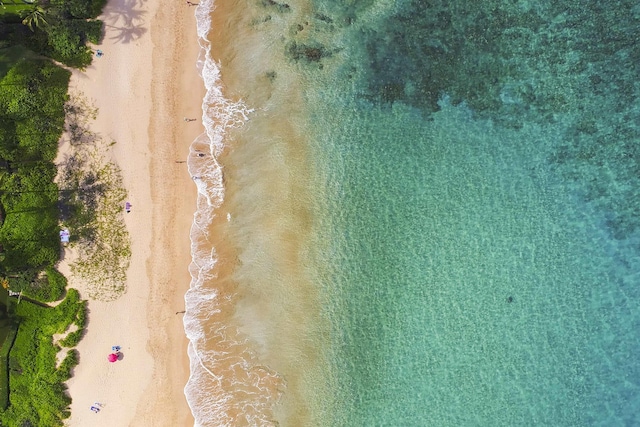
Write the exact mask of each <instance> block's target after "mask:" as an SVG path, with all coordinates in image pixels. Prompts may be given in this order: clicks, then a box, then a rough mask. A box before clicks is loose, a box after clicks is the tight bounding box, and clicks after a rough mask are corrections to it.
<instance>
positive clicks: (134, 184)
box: [60, 0, 204, 427]
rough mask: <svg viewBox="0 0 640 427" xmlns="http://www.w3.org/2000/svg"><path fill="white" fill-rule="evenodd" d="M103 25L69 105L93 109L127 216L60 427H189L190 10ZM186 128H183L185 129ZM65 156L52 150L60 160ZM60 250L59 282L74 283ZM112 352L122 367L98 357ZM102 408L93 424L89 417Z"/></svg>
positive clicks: (194, 77)
mask: <svg viewBox="0 0 640 427" xmlns="http://www.w3.org/2000/svg"><path fill="white" fill-rule="evenodd" d="M101 19H102V20H103V21H104V22H105V37H104V40H103V43H102V44H101V45H100V46H95V49H100V50H101V51H102V52H103V54H102V56H101V57H95V58H94V61H93V64H92V65H91V66H90V67H89V68H88V69H87V70H85V71H83V72H80V71H74V72H73V76H72V78H71V85H70V93H71V94H79V95H80V96H82V97H84V98H86V99H87V100H88V102H89V103H90V104H92V105H93V106H94V107H96V108H97V109H98V114H97V118H96V120H95V121H92V122H91V124H90V128H91V130H92V131H93V132H95V133H97V134H98V135H99V136H100V137H101V138H103V139H104V140H107V141H114V142H115V144H114V145H113V146H111V147H110V148H109V152H108V153H105V154H106V155H108V156H110V158H111V160H112V161H114V162H115V163H116V164H117V165H118V166H119V167H120V169H121V171H122V175H123V182H124V186H125V189H126V191H127V193H128V200H129V201H130V202H131V204H132V210H131V212H130V213H127V214H125V221H126V225H127V229H128V231H129V233H130V237H131V253H132V256H131V264H130V268H129V270H128V272H127V283H126V286H127V292H126V293H125V294H124V295H122V296H121V297H119V298H118V299H116V300H115V301H112V302H103V301H97V300H92V299H89V306H88V307H89V322H88V326H87V331H86V335H85V337H84V338H83V340H82V341H81V342H80V344H79V345H78V347H77V349H78V351H79V353H80V364H79V365H78V366H77V367H76V369H74V372H73V378H71V379H70V380H69V382H68V387H69V394H70V396H71V398H72V399H73V403H72V405H71V411H72V415H71V418H70V419H68V420H67V425H68V426H83V427H85V426H89V425H90V426H188V425H193V423H194V421H193V417H192V416H191V412H190V410H189V407H188V405H187V402H186V399H185V396H184V391H183V389H184V386H185V384H186V382H187V380H188V378H189V361H188V357H187V339H186V337H185V334H184V329H183V323H182V313H181V312H182V311H183V310H184V293H185V292H186V290H187V289H188V287H189V281H190V276H189V272H188V270H187V268H188V265H189V262H190V259H191V258H190V241H189V229H190V226H191V222H192V215H193V211H194V209H195V200H196V188H195V186H194V184H193V182H192V180H191V178H190V176H189V174H188V172H187V168H186V164H185V163H184V161H185V160H186V159H187V156H188V155H189V145H190V143H191V142H192V141H193V140H194V139H195V137H196V136H197V135H198V134H200V133H201V132H202V131H203V127H202V125H201V121H200V116H201V102H202V97H203V94H204V88H203V84H202V80H201V78H200V77H199V75H198V71H197V69H196V59H197V55H198V51H199V46H198V44H197V42H196V28H195V17H194V8H193V7H189V6H187V5H186V4H185V3H183V2H181V1H175V2H168V3H167V2H165V3H163V4H162V6H161V5H160V4H159V3H154V2H135V1H129V0H110V1H109V2H108V4H107V6H106V7H105V9H104V12H103V15H102V16H101ZM185 117H188V118H194V119H196V120H194V121H189V122H187V121H185V120H184V118H185ZM68 149H69V147H67V146H65V145H64V144H63V146H62V147H61V153H60V155H61V156H62V155H64V153H65V150H68ZM74 256H75V255H74V252H73V249H67V250H66V253H65V258H64V261H63V262H62V263H61V265H60V270H61V271H62V272H63V273H64V274H65V275H66V276H67V277H68V279H69V286H70V287H74V288H78V289H79V290H80V292H81V295H82V296H83V297H84V298H88V296H87V293H86V292H84V293H83V288H82V284H81V283H78V281H77V280H74V277H73V275H72V274H71V272H70V269H69V263H70V262H72V261H73V259H74ZM113 345H119V346H120V347H121V349H122V350H121V351H122V356H123V357H122V360H120V361H118V362H116V363H109V362H108V361H107V355H108V354H109V353H110V352H111V347H112V346H113ZM94 402H99V403H101V405H102V407H101V410H100V412H99V413H93V412H92V411H91V410H90V407H91V406H92V405H93V404H94Z"/></svg>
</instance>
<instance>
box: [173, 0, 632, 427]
mask: <svg viewBox="0 0 640 427" xmlns="http://www.w3.org/2000/svg"><path fill="white" fill-rule="evenodd" d="M217 5H218V6H220V8H219V9H216V10H215V11H213V12H212V13H213V15H211V7H212V4H209V3H206V2H203V4H202V5H201V6H200V8H199V12H198V13H199V15H198V16H199V24H200V25H201V27H202V31H201V35H202V36H203V40H204V42H203V45H204V48H205V50H206V49H208V48H211V46H210V45H209V44H208V43H209V41H207V40H208V39H207V36H209V38H210V39H211V40H212V41H211V45H212V46H213V48H212V50H211V52H209V51H208V50H206V52H209V53H208V54H207V55H210V56H211V58H213V59H215V60H216V61H219V62H218V63H217V65H218V66H219V68H218V67H214V68H215V69H214V68H211V69H209V68H207V67H208V66H211V67H213V65H212V64H210V63H209V62H207V58H209V57H208V56H207V58H204V57H203V60H202V63H201V66H202V68H203V70H204V71H203V77H204V79H205V83H207V82H208V83H209V84H210V86H211V89H210V91H209V94H212V93H215V96H216V98H215V99H213V98H208V99H205V103H204V107H205V109H204V111H205V112H204V116H203V118H204V119H205V123H206V124H207V126H208V130H209V135H208V136H207V137H206V138H204V137H203V138H201V139H199V140H198V141H196V142H195V143H194V150H195V149H202V150H209V152H210V153H211V154H213V158H214V159H215V160H211V161H206V162H204V163H203V162H202V161H201V160H197V161H200V162H201V163H197V161H196V160H194V159H192V160H191V161H190V162H191V163H190V168H191V171H192V173H193V174H194V175H198V176H200V177H203V179H202V182H201V183H199V185H200V187H199V189H200V191H201V194H202V197H201V200H200V201H199V206H198V212H197V214H196V221H195V223H194V231H192V240H193V241H194V246H193V248H194V264H192V267H191V270H192V276H193V277H194V280H193V282H192V289H191V291H190V292H189V293H188V294H187V297H186V298H187V305H188V313H187V316H186V317H185V325H186V329H187V333H188V335H189V337H190V340H191V343H192V345H191V346H190V357H191V360H192V378H191V380H190V382H189V384H188V385H187V388H186V394H187V397H188V399H189V402H190V405H191V407H192V409H193V412H194V414H195V415H196V420H197V422H196V424H197V425H202V426H208V425H282V426H284V425H288V426H301V425H305V426H306V425H308V426H438V427H445V426H530V425H545V426H586V425H590V426H591V425H593V426H596V425H601V426H612V425H620V426H622V425H627V426H631V425H640V410H639V409H638V408H640V362H639V360H640V359H639V358H638V354H639V353H640V287H639V286H638V285H639V282H640V227H639V226H640V209H639V207H640V202H639V200H640V199H639V195H640V194H639V193H640V129H639V126H640V101H639V99H640V97H639V96H640V83H638V76H639V75H640V73H639V71H640V44H638V43H637V40H638V37H639V36H640V6H638V5H637V3H636V2H632V1H606V2H593V1H587V0H573V1H553V2H551V1H540V2H528V1H524V0H514V1H478V2H469V1H446V2H445V1H437V0H433V1H427V0H422V1H419V0H413V1H412V0H406V1H383V0H362V1H357V0H352V1H330V0H322V1H320V0H315V1H310V2H303V1H302V0H300V1H291V2H287V3H284V2H275V1H270V0H269V1H267V0H264V1H262V2H219V3H217ZM216 13H219V14H220V15H221V16H224V18H218V20H217V21H216V18H215V17H216ZM211 16H213V17H214V18H213V21H211V20H210V19H211ZM216 25H219V26H220V28H218V29H215V28H214V27H215V26H216ZM210 28H214V30H215V32H216V36H211V35H210V34H209V33H208V31H209V30H210ZM221 34H224V36H221ZM224 37H227V38H224ZM221 39H224V40H225V42H226V43H227V45H225V46H224V47H223V48H222V47H218V48H216V46H215V43H216V41H218V42H219V41H220V40H221ZM231 44H233V45H234V46H231ZM216 55H217V56H216ZM211 58H209V59H211ZM202 64H204V65H202ZM207 64H209V65H207ZM225 66H226V67H228V68H225ZM226 71H228V73H226V74H225V72H226ZM220 79H221V80H220ZM214 107H215V108H214ZM205 196H206V197H205ZM224 247H226V249H224ZM221 264H224V265H227V266H229V267H228V268H227V269H225V268H221V267H220V265H221Z"/></svg>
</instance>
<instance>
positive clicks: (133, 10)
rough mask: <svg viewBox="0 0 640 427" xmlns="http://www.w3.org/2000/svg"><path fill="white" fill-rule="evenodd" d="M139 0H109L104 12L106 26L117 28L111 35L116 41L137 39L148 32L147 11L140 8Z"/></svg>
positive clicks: (122, 41) (126, 41) (128, 41)
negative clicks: (111, 0) (146, 23)
mask: <svg viewBox="0 0 640 427" xmlns="http://www.w3.org/2000/svg"><path fill="white" fill-rule="evenodd" d="M139 7H140V5H139V4H138V1H137V0H120V1H116V2H109V3H108V4H107V6H105V8H104V10H103V12H102V19H103V21H104V25H105V27H109V28H112V29H114V30H115V34H114V35H113V36H112V37H110V38H111V40H115V41H116V43H130V42H132V41H136V40H138V39H140V38H142V36H143V35H144V34H145V33H146V32H147V29H146V28H144V27H145V19H144V18H145V14H146V11H144V10H142V9H140V8H139Z"/></svg>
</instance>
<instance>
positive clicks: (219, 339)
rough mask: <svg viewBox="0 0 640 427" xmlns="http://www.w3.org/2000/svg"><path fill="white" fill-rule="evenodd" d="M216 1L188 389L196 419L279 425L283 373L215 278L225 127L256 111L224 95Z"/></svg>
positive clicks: (198, 179) (196, 165)
mask: <svg viewBox="0 0 640 427" xmlns="http://www.w3.org/2000/svg"><path fill="white" fill-rule="evenodd" d="M214 7H215V6H214V2H213V0H203V1H201V2H200V4H199V5H198V6H197V8H196V11H195V14H196V21H197V31H198V43H199V44H200V47H201V50H200V55H199V58H198V62H197V66H198V69H199V70H200V73H201V76H202V79H203V81H204V85H205V88H206V95H205V97H204V99H203V102H202V122H203V124H204V127H205V133H204V134H202V135H200V136H199V137H198V138H196V140H195V141H194V142H193V143H192V145H191V149H190V156H189V160H188V162H187V163H188V168H189V173H190V174H191V176H192V178H193V179H194V183H195V184H196V186H197V188H198V199H197V206H196V212H195V214H194V220H193V224H192V227H191V232H190V237H191V255H192V262H191V264H190V266H189V272H190V274H191V278H192V279H191V285H190V289H189V291H187V293H186V295H185V307H186V313H185V316H184V328H185V332H186V335H187V337H188V339H189V348H188V354H189V359H190V369H191V373H190V377H189V381H188V383H187V385H186V386H185V389H184V391H185V396H186V398H187V402H188V404H189V407H190V408H191V412H192V413H193V416H194V418H195V426H198V427H200V426H201V427H206V426H223V425H225V426H226V425H229V426H231V425H233V426H236V425H273V421H271V420H269V419H268V416H267V415H266V411H264V409H265V408H266V407H268V406H270V404H272V403H273V398H274V397H273V396H272V395H273V393H271V392H268V390H267V389H269V388H271V389H272V388H274V386H273V384H277V383H278V381H279V380H278V378H277V376H276V375H275V374H274V373H272V372H270V371H269V370H268V369H267V368H264V367H261V366H256V364H255V363H252V362H255V361H252V359H253V356H252V355H251V354H250V352H247V351H246V349H245V348H244V347H245V346H244V344H245V343H243V342H242V340H241V339H239V338H238V334H237V331H235V330H234V329H231V328H229V327H228V325H225V323H224V322H223V321H222V320H223V319H222V318H221V307H223V306H224V304H225V302H226V303H228V301H224V297H220V296H219V292H217V291H216V287H215V285H214V284H215V278H216V277H215V267H216V263H217V257H216V251H215V247H214V242H212V241H211V239H210V236H209V228H210V226H211V224H212V221H213V220H214V218H215V216H216V215H221V214H222V213H220V212H217V209H218V208H219V207H220V205H221V204H222V201H223V200H224V190H225V189H224V184H223V177H222V168H221V166H220V164H219V163H218V156H219V155H220V154H221V153H222V151H223V149H224V137H225V133H226V130H227V129H229V128H230V127H237V126H241V125H242V124H243V123H244V122H245V121H246V120H247V119H248V116H249V114H250V113H251V110H249V109H248V108H247V107H246V106H245V105H244V104H242V103H238V102H232V101H229V100H228V99H226V98H225V97H224V96H223V93H222V86H221V85H222V83H221V81H220V69H219V64H217V63H216V62H215V61H214V60H213V59H212V58H211V53H210V52H211V44H210V41H209V40H208V34H209V31H210V29H211V13H212V12H213V10H214ZM227 220H230V217H229V216H227ZM219 318H220V319H219Z"/></svg>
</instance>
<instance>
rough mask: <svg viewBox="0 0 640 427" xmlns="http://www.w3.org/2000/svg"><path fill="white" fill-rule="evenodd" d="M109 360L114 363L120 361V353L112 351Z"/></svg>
mask: <svg viewBox="0 0 640 427" xmlns="http://www.w3.org/2000/svg"><path fill="white" fill-rule="evenodd" d="M108 359H109V362H111V363H113V362H117V361H118V355H117V354H115V353H111V354H110V355H109V357H108Z"/></svg>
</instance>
